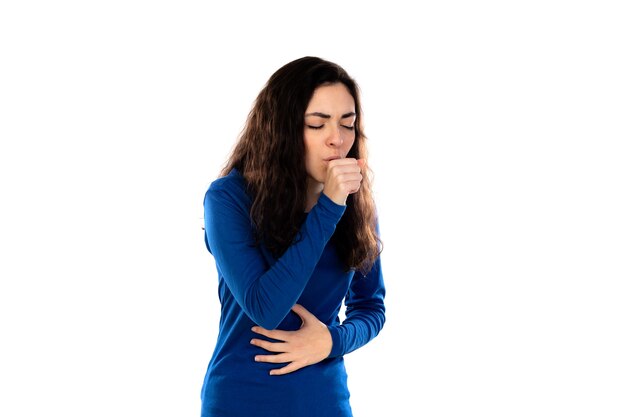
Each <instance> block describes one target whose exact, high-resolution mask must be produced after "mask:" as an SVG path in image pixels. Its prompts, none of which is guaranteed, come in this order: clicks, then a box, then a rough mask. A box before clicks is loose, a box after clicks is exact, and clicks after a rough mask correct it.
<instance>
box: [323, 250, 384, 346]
mask: <svg viewBox="0 0 626 417" xmlns="http://www.w3.org/2000/svg"><path fill="white" fill-rule="evenodd" d="M384 299H385V284H384V281H383V274H382V269H381V265H380V257H379V258H378V259H377V260H376V262H375V263H374V265H373V266H372V269H371V270H370V272H369V273H368V274H367V275H365V276H363V275H362V274H360V273H358V272H356V273H355V277H354V279H353V281H352V284H351V286H350V289H349V291H348V295H347V296H346V301H345V304H346V317H345V319H344V321H343V322H342V323H341V324H339V325H332V326H329V327H328V330H330V334H331V337H332V340H333V347H332V350H331V352H330V355H329V357H337V356H342V355H345V354H347V353H350V352H352V351H354V350H356V349H358V348H360V347H361V346H363V345H365V344H366V343H367V342H369V341H370V340H372V339H373V338H374V337H376V335H378V333H379V332H380V330H381V329H382V328H383V325H384V324H385V303H384Z"/></svg>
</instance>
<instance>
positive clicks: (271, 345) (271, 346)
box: [250, 339, 285, 352]
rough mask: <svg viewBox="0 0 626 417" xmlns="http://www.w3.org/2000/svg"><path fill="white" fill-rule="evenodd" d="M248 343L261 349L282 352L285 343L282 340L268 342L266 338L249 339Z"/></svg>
mask: <svg viewBox="0 0 626 417" xmlns="http://www.w3.org/2000/svg"><path fill="white" fill-rule="evenodd" d="M250 344H251V345H254V346H258V347H260V348H261V349H265V350H267V351H269V352H284V351H285V343H282V342H279V343H277V342H269V341H267V340H261V339H252V340H250Z"/></svg>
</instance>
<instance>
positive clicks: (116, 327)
mask: <svg viewBox="0 0 626 417" xmlns="http://www.w3.org/2000/svg"><path fill="white" fill-rule="evenodd" d="M226 3H227V4H228V5H226ZM408 4H409V2H406V3H404V2H402V3H400V2H385V3H384V5H383V3H380V2H377V3H373V4H372V5H364V2H356V1H346V2H329V1H317V2H309V3H306V4H300V3H296V2H287V1H283V2H269V3H268V2H256V3H254V4H247V3H239V2H220V3H219V4H208V3H207V2H200V1H195V2H194V1H177V2H173V1H170V2H148V1H136V0H130V1H112V2H100V3H95V2H89V3H88V2H78V1H74V2H71V1H60V2H33V1H31V2H28V1H27V2H19V3H18V2H6V3H3V4H2V6H0V48H1V49H0V57H1V59H2V65H0V72H1V77H0V112H1V113H0V137H1V140H2V142H1V143H2V144H1V147H0V184H1V191H0V192H1V194H2V204H1V205H0V210H1V216H0V230H1V232H0V244H1V247H0V249H1V252H0V253H1V257H2V260H1V262H0V276H1V287H0V323H1V329H2V336H1V337H2V340H3V342H2V343H1V344H0V350H1V352H2V354H1V355H0V369H1V371H0V390H1V392H2V397H3V399H2V401H0V414H1V415H7V416H8V415H10V416H13V417H17V416H32V415H40V414H46V415H59V416H60V415H63V416H84V415H91V416H112V415H116V416H138V415H151V416H196V415H198V414H199V406H200V404H199V392H200V385H201V382H202V378H203V375H204V371H205V367H206V364H207V361H208V359H209V356H210V353H211V350H212V347H213V343H214V340H215V336H216V334H215V333H216V327H217V320H218V305H217V302H218V300H217V288H216V277H215V272H214V267H213V264H212V259H211V258H210V256H209V255H208V253H207V252H206V250H205V248H204V245H203V241H202V230H201V225H202V197H203V194H204V191H205V189H206V187H207V186H208V184H209V182H210V181H211V180H212V179H213V178H214V177H215V176H216V174H217V172H218V170H219V168H220V166H221V164H222V162H223V161H224V159H225V158H226V156H227V154H228V152H229V150H230V148H231V146H232V145H233V143H234V140H235V138H236V136H237V134H238V133H239V130H240V129H241V127H242V124H243V122H244V120H245V117H246V115H247V112H248V110H249V108H250V105H251V103H252V101H253V99H254V98H255V96H256V94H257V93H258V91H259V89H260V88H261V87H262V85H263V84H264V82H265V81H266V80H267V78H268V77H269V76H270V75H271V73H272V72H273V71H275V70H276V69H277V68H278V67H279V66H281V65H283V64H284V63H286V62H288V61H290V60H292V59H295V58H298V57H300V56H304V55H317V56H320V57H323V58H326V59H329V60H332V61H336V62H338V63H340V64H341V65H342V66H344V67H345V68H346V69H347V70H348V71H349V72H350V73H351V74H352V75H353V76H354V77H355V78H356V79H357V80H358V81H359V83H360V85H361V88H362V90H363V106H364V110H365V123H366V133H367V134H368V136H369V138H370V149H371V158H370V165H371V166H372V168H373V170H374V171H375V174H376V177H375V182H374V186H375V192H376V198H377V200H378V205H379V208H380V214H381V231H382V233H383V238H384V241H385V245H386V246H385V251H384V253H383V265H384V270H385V277H386V282H387V286H388V298H387V304H388V323H387V325H386V327H385V329H384V330H383V332H382V333H381V334H380V336H379V337H378V338H377V339H375V340H374V341H373V342H372V343H371V344H369V345H367V346H366V347H364V348H362V349H361V350H359V351H357V352H355V353H353V354H351V355H349V356H348V357H347V358H346V360H347V364H348V371H349V374H350V387H351V390H352V401H353V402H352V403H353V408H354V411H355V415H356V416H357V417H367V416H388V415H402V416H433V417H434V416H455V417H456V416H481V417H486V416H529V415H532V416H556V415H568V416H599V415H601V416H605V417H606V416H618V415H619V416H623V415H624V414H625V413H626V403H625V402H624V397H623V395H624V392H626V380H625V379H624V375H625V374H626V360H625V356H624V354H623V352H625V351H626V335H625V333H624V328H625V324H626V323H625V320H624V317H626V307H625V303H624V298H625V296H626V291H625V289H624V279H625V278H626V261H625V254H626V240H625V238H624V236H626V221H625V220H624V219H625V216H624V213H625V212H626V196H625V190H626V184H625V182H626V180H625V179H626V168H625V163H624V160H625V157H626V153H625V151H624V141H625V139H626V135H625V133H626V132H625V130H626V129H625V123H624V121H625V120H624V115H625V114H626V113H625V111H626V102H625V100H624V97H626V83H625V81H624V80H625V77H624V74H626V62H625V56H624V50H625V46H626V45H625V42H624V39H626V33H625V32H626V30H625V29H624V28H625V26H624V24H623V22H624V17H625V16H624V13H622V12H621V11H620V10H619V9H618V7H617V5H618V2H607V1H593V2H591V1H588V2H565V1H562V2H558V1H541V2H539V1H530V2H517V3H516V4H513V2H495V1H493V2H487V1H479V2H460V1H459V2H450V1H441V2H427V3H417V4H412V5H411V8H409V6H408ZM390 409H392V410H393V409H395V410H398V411H396V412H395V413H394V412H392V411H389V410H390Z"/></svg>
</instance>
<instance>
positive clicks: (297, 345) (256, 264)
mask: <svg viewBox="0 0 626 417" xmlns="http://www.w3.org/2000/svg"><path fill="white" fill-rule="evenodd" d="M362 126H363V125H362V120H361V106H360V102H359V89H358V86H357V84H356V83H355V81H354V80H353V79H352V78H351V77H350V76H349V75H348V74H347V73H346V71H345V70H344V69H343V68H341V67H340V66H338V65H336V64H334V63H331V62H328V61H325V60H322V59H320V58H316V57H304V58H300V59H297V60H295V61H293V62H290V63H288V64H286V65H285V66H283V67H282V68H280V69H279V70H278V71H276V72H275V73H274V74H273V75H272V76H271V77H270V79H269V81H268V82H267V84H266V85H265V87H264V88H263V90H262V91H261V92H260V93H259V96H258V97H257V99H256V101H255V104H254V106H253V108H252V110H251V112H250V114H249V116H248V120H247V123H246V125H245V127H244V129H243V131H242V134H241V136H240V138H239V141H238V143H237V144H236V146H235V148H234V150H233V152H232V155H231V156H230V159H229V160H228V162H227V164H226V166H225V168H224V169H223V171H222V175H221V177H220V178H218V179H217V180H215V181H214V182H213V183H212V184H211V186H210V187H209V189H208V191H207V193H206V195H205V199H204V210H205V211H204V216H205V243H206V246H207V248H208V250H209V252H210V253H211V254H212V255H213V257H214V259H215V264H216V267H217V274H218V277H219V299H220V302H221V318H220V326H219V335H218V338H217V344H216V346H215V350H214V352H213V356H212V358H211V360H210V362H209V366H208V370H207V373H206V376H205V379H204V384H203V387H202V394H201V398H202V416H203V417H209V416H210V417H221V416H223V417H227V416H228V417H230V416H232V417H239V416H241V417H266V416H267V417H281V416H289V417H308V416H315V417H321V416H332V417H344V416H351V415H352V412H351V407H350V402H349V396H350V394H349V391H348V387H347V374H346V370H345V367H344V361H343V355H345V354H347V353H349V352H351V351H354V350H355V349H357V348H359V347H361V346H363V345H365V344H366V343H367V342H369V341H370V340H371V339H372V338H374V337H375V336H376V335H377V334H378V333H379V332H380V330H381V328H382V327H383V324H384V322H385V305H384V297H385V286H384V283H383V276H382V271H381V266H380V258H379V256H380V252H381V242H380V239H379V236H378V228H377V218H376V211H375V206H374V201H373V199H372V194H371V190H370V180H369V178H368V175H367V169H366V164H365V157H366V144H365V136H364V134H363V127H362ZM342 302H345V306H346V308H345V319H344V320H343V321H340V318H339V313H340V308H341V304H342Z"/></svg>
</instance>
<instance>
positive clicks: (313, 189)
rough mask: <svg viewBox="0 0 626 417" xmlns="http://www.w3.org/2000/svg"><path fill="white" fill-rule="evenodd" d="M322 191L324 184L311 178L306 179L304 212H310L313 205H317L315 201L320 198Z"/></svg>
mask: <svg viewBox="0 0 626 417" xmlns="http://www.w3.org/2000/svg"><path fill="white" fill-rule="evenodd" d="M323 189H324V184H323V183H321V182H317V181H315V180H314V179H313V178H310V177H309V178H308V179H307V190H306V209H305V210H304V211H306V212H307V213H308V212H309V211H311V209H312V208H313V206H314V205H316V204H317V200H318V199H319V198H320V194H321V193H322V190H323Z"/></svg>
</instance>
